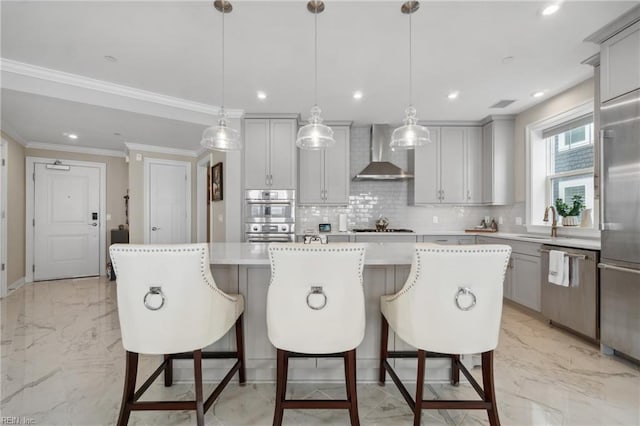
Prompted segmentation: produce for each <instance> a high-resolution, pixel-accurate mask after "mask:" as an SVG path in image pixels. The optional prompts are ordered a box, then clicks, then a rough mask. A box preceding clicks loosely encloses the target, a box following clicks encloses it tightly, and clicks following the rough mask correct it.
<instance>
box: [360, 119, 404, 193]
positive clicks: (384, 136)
mask: <svg viewBox="0 0 640 426" xmlns="http://www.w3.org/2000/svg"><path fill="white" fill-rule="evenodd" d="M391 132H392V129H391V127H390V126H389V125H388V124H373V125H372V126H371V162H370V163H369V164H368V165H367V167H365V168H364V169H363V170H362V171H361V172H360V173H358V174H357V175H356V176H355V177H354V178H353V180H354V181H360V180H402V179H413V175H412V174H411V173H408V172H406V171H404V170H402V169H401V168H400V167H398V166H396V165H395V164H393V163H392V162H390V161H389V160H390V159H391V148H390V147H389V142H390V141H391Z"/></svg>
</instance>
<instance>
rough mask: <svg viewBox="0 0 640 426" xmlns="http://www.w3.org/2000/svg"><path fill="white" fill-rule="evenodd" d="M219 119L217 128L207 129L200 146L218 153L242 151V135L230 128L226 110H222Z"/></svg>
mask: <svg viewBox="0 0 640 426" xmlns="http://www.w3.org/2000/svg"><path fill="white" fill-rule="evenodd" d="M219 117H220V118H219V119H218V125H217V126H211V127H207V128H206V129H205V131H204V132H202V140H201V141H200V145H202V146H203V147H204V148H207V149H215V150H216V151H238V150H240V149H242V142H241V141H240V133H238V131H237V130H236V129H234V128H231V127H229V123H228V120H227V113H226V112H225V111H224V108H222V109H220V116H219Z"/></svg>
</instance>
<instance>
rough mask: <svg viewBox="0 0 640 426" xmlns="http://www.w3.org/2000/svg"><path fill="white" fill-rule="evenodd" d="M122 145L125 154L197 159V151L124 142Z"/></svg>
mask: <svg viewBox="0 0 640 426" xmlns="http://www.w3.org/2000/svg"><path fill="white" fill-rule="evenodd" d="M124 145H125V146H126V147H127V152H129V151H145V152H155V153H158V154H169V155H181V156H183V157H193V158H196V157H198V151H191V150H188V149H178V148H167V147H164V146H155V145H144V144H141V143H131V142H125V143H124Z"/></svg>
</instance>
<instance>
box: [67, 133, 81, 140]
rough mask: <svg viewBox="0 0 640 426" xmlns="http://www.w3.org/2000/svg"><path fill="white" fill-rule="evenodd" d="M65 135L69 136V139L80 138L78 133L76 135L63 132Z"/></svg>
mask: <svg viewBox="0 0 640 426" xmlns="http://www.w3.org/2000/svg"><path fill="white" fill-rule="evenodd" d="M63 135H64V136H66V137H68V138H69V139H73V140H76V139H78V135H76V134H75V133H63Z"/></svg>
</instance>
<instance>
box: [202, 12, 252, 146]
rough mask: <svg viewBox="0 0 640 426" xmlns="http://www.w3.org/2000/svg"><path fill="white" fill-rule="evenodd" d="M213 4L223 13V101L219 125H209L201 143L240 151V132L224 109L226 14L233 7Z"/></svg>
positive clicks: (203, 133)
mask: <svg viewBox="0 0 640 426" xmlns="http://www.w3.org/2000/svg"><path fill="white" fill-rule="evenodd" d="M213 5H214V7H215V8H216V9H217V10H218V11H219V12H220V13H222V37H221V42H222V61H221V62H222V102H221V106H220V113H219V115H218V125H217V126H211V127H207V128H206V129H205V130H204V132H202V140H201V141H200V145H202V146H203V147H204V148H207V149H213V150H216V151H239V150H241V149H242V141H241V140H240V133H239V132H238V131H237V130H236V129H233V128H231V127H229V121H228V120H227V113H226V112H225V110H224V15H225V13H230V12H231V11H232V10H233V7H232V6H231V3H230V2H229V1H227V0H216V1H215V2H214V4H213Z"/></svg>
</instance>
